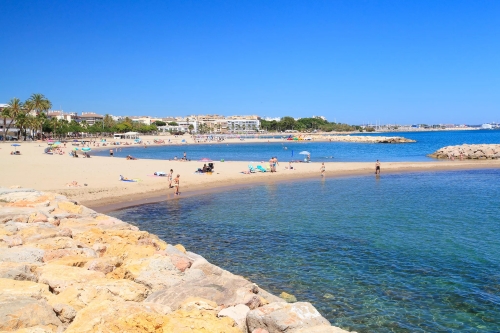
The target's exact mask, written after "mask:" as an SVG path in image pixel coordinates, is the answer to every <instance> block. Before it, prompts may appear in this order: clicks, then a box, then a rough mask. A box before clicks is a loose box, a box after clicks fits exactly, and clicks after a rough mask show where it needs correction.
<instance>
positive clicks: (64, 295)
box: [49, 279, 149, 311]
mask: <svg viewBox="0 0 500 333" xmlns="http://www.w3.org/2000/svg"><path fill="white" fill-rule="evenodd" d="M148 294H149V290H148V289H147V288H146V287H145V286H143V285H141V284H138V283H135V282H133V281H130V280H110V279H96V280H92V281H89V282H87V283H85V284H76V285H72V286H70V287H68V288H66V289H65V290H63V291H62V292H61V293H59V294H58V295H55V296H53V297H52V298H51V299H50V301H49V303H50V304H51V305H53V306H55V305H56V304H67V305H70V306H71V307H72V308H74V309H76V310H77V311H79V310H80V309H82V308H85V307H86V306H87V305H89V304H90V303H92V302H94V301H100V302H102V301H113V302H114V301H134V302H142V301H143V300H144V299H145V298H146V297H147V296H148Z"/></svg>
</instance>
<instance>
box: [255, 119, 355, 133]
mask: <svg viewBox="0 0 500 333" xmlns="http://www.w3.org/2000/svg"><path fill="white" fill-rule="evenodd" d="M260 128H261V129H262V130H267V131H278V132H282V131H286V130H296V131H299V132H312V131H323V132H332V131H336V132H350V131H354V130H356V127H354V126H351V125H347V124H339V123H329V122H328V121H327V120H323V119H321V118H318V117H315V118H301V119H299V120H297V121H296V120H295V119H293V118H292V117H283V118H281V120H280V121H276V120H272V121H266V120H263V119H261V120H260Z"/></svg>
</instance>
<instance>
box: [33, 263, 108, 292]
mask: <svg viewBox="0 0 500 333" xmlns="http://www.w3.org/2000/svg"><path fill="white" fill-rule="evenodd" d="M37 273H38V274H39V278H38V282H39V283H45V284H48V285H49V287H50V289H51V291H52V292H53V293H54V294H56V295H57V294H59V293H60V292H62V291H64V290H65V289H66V288H68V287H69V286H72V285H74V284H78V283H86V282H89V281H91V280H95V279H100V278H104V274H103V273H101V272H95V271H89V270H86V269H83V268H79V267H70V266H64V265H52V264H46V265H45V266H42V267H39V268H38V269H37Z"/></svg>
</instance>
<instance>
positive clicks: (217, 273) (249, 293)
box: [147, 259, 279, 309]
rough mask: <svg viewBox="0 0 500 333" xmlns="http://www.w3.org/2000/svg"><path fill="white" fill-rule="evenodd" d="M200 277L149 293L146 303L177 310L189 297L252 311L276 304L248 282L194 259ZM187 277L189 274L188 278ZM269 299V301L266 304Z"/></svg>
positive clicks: (194, 268)
mask: <svg viewBox="0 0 500 333" xmlns="http://www.w3.org/2000/svg"><path fill="white" fill-rule="evenodd" d="M191 269H193V270H195V272H200V273H202V275H201V276H198V278H197V279H183V280H182V281H181V282H180V283H179V284H177V285H175V286H170V287H167V288H165V289H163V290H160V291H157V292H154V293H152V294H151V295H150V296H149V297H148V298H147V301H148V302H155V303H161V304H165V305H168V306H170V307H172V309H177V308H178V307H179V305H180V304H181V303H182V301H183V300H185V299H187V298H189V297H202V298H205V299H208V300H210V301H213V302H215V303H217V304H218V305H224V306H235V305H238V304H245V305H247V306H248V307H250V308H251V309H254V308H256V307H258V306H260V305H262V304H265V303H267V302H268V301H275V300H276V299H278V300H279V298H278V297H276V296H272V295H270V294H268V293H266V292H264V291H263V290H261V289H260V288H258V287H257V286H256V285H255V284H253V283H251V282H250V281H248V280H246V279H244V278H242V277H241V276H237V275H234V274H231V273H229V272H228V271H225V270H223V269H221V268H219V267H217V266H214V265H212V264H210V263H208V262H207V261H206V260H205V259H197V260H196V261H195V262H194V263H193V266H192V268H191ZM187 276H189V274H187ZM266 298H270V299H271V300H269V299H268V300H266Z"/></svg>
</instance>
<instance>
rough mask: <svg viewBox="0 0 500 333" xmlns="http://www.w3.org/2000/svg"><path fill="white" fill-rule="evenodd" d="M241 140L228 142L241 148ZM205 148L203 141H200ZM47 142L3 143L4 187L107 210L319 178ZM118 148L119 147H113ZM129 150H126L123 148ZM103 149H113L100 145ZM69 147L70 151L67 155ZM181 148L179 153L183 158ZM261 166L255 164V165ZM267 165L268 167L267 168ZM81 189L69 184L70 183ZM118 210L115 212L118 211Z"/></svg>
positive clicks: (435, 167)
mask: <svg viewBox="0 0 500 333" xmlns="http://www.w3.org/2000/svg"><path fill="white" fill-rule="evenodd" d="M238 143H241V141H239V140H238V141H236V142H234V143H228V144H238ZM200 144H201V143H200ZM46 147H47V145H46V144H41V143H38V142H32V143H23V144H22V145H21V147H19V148H20V149H19V150H20V151H21V152H22V155H10V149H11V147H10V145H7V144H3V145H0V169H1V170H4V172H2V173H1V174H0V186H3V187H24V188H34V189H36V190H39V191H50V192H57V193H59V194H62V195H65V196H67V197H68V198H70V199H71V200H73V201H77V202H79V203H83V204H85V205H86V206H89V207H92V208H94V209H97V210H100V209H102V210H103V211H110V210H109V209H110V206H112V205H115V207H119V208H123V207H127V206H134V205H137V204H141V203H150V202H158V201H163V200H172V199H178V198H182V197H186V196H192V195H196V194H198V193H199V194H203V193H210V192H213V191H221V190H226V189H235V188H241V187H245V186H251V185H258V184H265V183H269V182H288V181H294V180H303V179H308V178H318V177H319V176H320V173H319V169H320V165H321V162H312V163H293V164H292V166H293V167H294V170H288V169H287V167H288V162H285V163H281V164H280V165H278V167H277V171H278V172H277V173H269V172H266V173H261V172H257V173H252V174H243V173H242V171H244V170H248V164H249V162H243V161H226V162H214V164H215V170H214V172H213V173H212V174H197V173H195V172H194V171H195V170H197V169H198V168H200V167H201V166H202V165H203V163H202V162H199V161H187V162H181V161H169V160H155V159H139V160H135V161H129V160H126V159H125V158H123V157H109V156H93V157H92V158H90V159H86V158H85V159H84V158H71V157H69V156H68V155H67V153H66V155H62V156H60V155H48V154H43V150H44V148H46ZM112 147H113V148H115V146H112ZM125 147H127V146H125ZM100 148H101V149H110V148H109V146H108V147H100ZM70 149H71V146H69V147H68V148H67V149H66V151H69V150H70ZM181 152H182V149H179V155H180V154H181ZM257 164H260V163H255V162H253V165H254V166H256V165H257ZM266 164H267V163H264V164H263V165H264V166H265V165H266ZM325 166H326V177H329V178H331V177H346V176H362V175H367V176H370V175H373V172H374V162H325ZM483 168H500V160H464V161H459V160H455V161H451V160H433V161H428V162H427V161H426V162H384V161H382V176H383V175H384V174H388V173H395V172H429V171H431V172H432V171H451V170H471V169H483ZM170 169H173V170H174V176H175V175H177V174H180V175H181V177H180V192H181V195H180V196H179V197H175V196H174V191H173V190H172V189H169V188H168V180H167V179H166V177H154V176H153V173H154V172H155V171H164V172H168V170H170ZM120 175H123V176H124V177H128V178H132V179H138V180H139V181H138V182H135V183H129V182H122V181H119V176H120ZM73 181H75V182H77V184H78V186H77V187H73V186H68V184H71V182H73ZM119 208H117V209H119Z"/></svg>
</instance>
